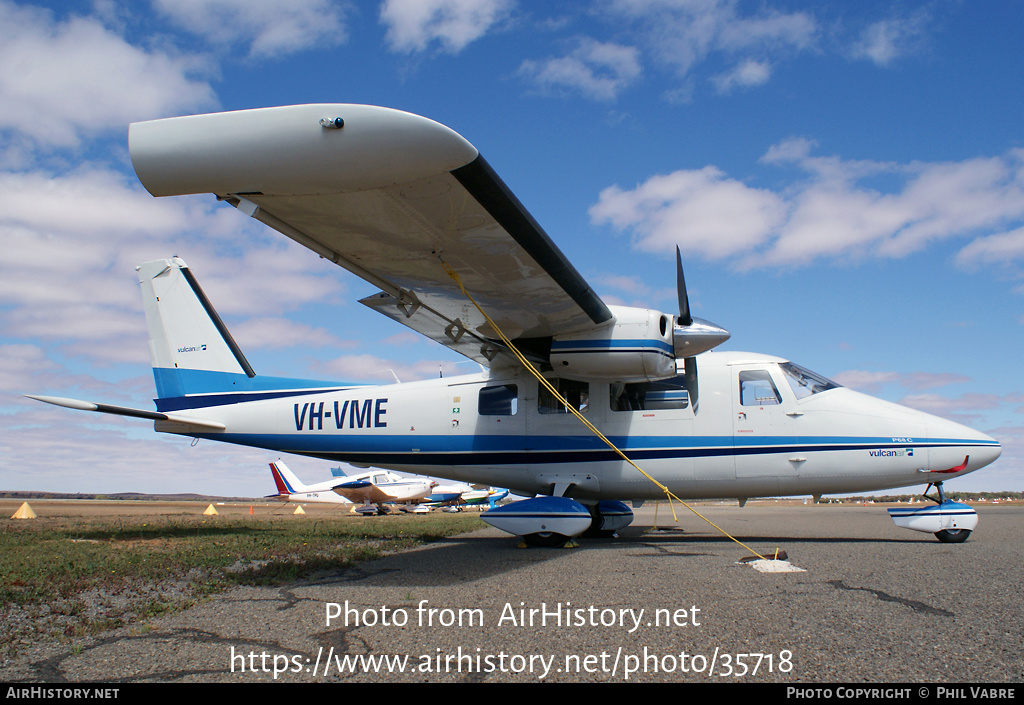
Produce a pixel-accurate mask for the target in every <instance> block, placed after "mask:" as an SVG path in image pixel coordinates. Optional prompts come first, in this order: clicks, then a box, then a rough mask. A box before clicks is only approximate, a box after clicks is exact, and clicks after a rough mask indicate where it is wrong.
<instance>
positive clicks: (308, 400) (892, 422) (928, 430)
mask: <svg viewBox="0 0 1024 705" xmlns="http://www.w3.org/2000/svg"><path fill="white" fill-rule="evenodd" d="M698 362H699V377H698V382H699V389H698V390H697V394H696V401H697V404H696V408H695V405H694V404H693V403H692V399H691V398H690V396H691V395H688V394H687V393H686V391H685V390H684V391H682V392H680V393H678V394H677V395H676V396H675V397H673V395H672V393H666V392H664V391H660V392H657V393H655V392H654V391H651V390H647V394H646V400H644V399H642V398H641V399H640V400H639V401H638V395H637V394H630V393H624V391H623V385H616V384H615V383H608V382H589V383H581V382H573V383H568V386H567V388H566V390H565V391H566V398H567V399H568V400H569V402H570V404H573V405H574V406H577V407H578V408H579V409H580V410H581V411H582V413H583V415H584V416H585V417H586V418H587V419H588V420H589V421H590V422H591V423H592V424H594V426H596V427H597V428H598V429H599V430H600V431H601V432H602V433H604V434H605V435H606V436H607V437H608V438H609V439H610V440H611V441H612V442H613V443H615V444H616V445H617V446H618V447H619V448H620V449H621V450H622V451H623V452H624V453H625V454H626V455H627V456H628V457H629V458H630V459H631V460H632V461H634V462H635V463H636V464H637V465H638V466H640V467H641V468H643V470H644V471H645V472H646V473H647V474H649V475H651V476H652V477H654V478H655V479H657V480H658V481H659V482H661V483H663V484H665V485H666V486H667V487H668V488H669V489H670V490H672V492H673V493H675V494H676V495H677V496H679V497H682V498H699V497H756V496H779V495H799V494H826V493H837V492H842V493H847V492H859V491H867V490H879V489H886V488H891V487H901V486H907V485H914V484H924V483H928V482H938V481H943V480H948V479H951V478H953V477H957V476H959V475H961V474H965V473H968V472H972V471H974V470H976V469H978V468H980V467H983V466H984V465H987V464H988V463H990V462H992V461H993V460H995V458H997V457H998V456H999V453H1000V446H999V444H998V443H997V442H996V441H995V440H993V439H991V438H989V437H988V436H986V435H984V434H982V433H979V432H977V431H974V430H972V429H970V428H968V427H966V426H963V425H960V424H957V423H954V422H951V421H948V420H945V419H941V418H939V417H936V416H932V415H930V414H926V413H923V412H919V411H915V410H912V409H908V408H905V407H901V406H898V405H896V404H892V403H890V402H886V401H883V400H880V399H875V398H873V397H869V396H867V395H864V394H860V393H858V392H855V391H852V390H849V389H845V388H842V387H837V388H829V389H827V390H826V391H818V392H816V393H809V392H806V391H804V392H803V393H802V394H801V395H800V396H801V397H802V398H798V393H797V392H798V390H797V389H796V388H795V387H796V386H797V385H796V384H794V383H792V382H791V381H790V379H789V378H788V377H787V374H785V373H784V372H783V370H782V368H781V367H780V363H784V362H785V361H783V360H780V359H778V358H773V357H769V356H765V355H757V354H750V353H707V354H704V355H701V356H699V358H698ZM538 384H539V383H538V381H537V380H536V379H534V378H533V377H532V376H530V375H529V373H527V372H525V371H514V370H510V371H507V372H506V373H505V374H502V373H501V372H500V371H492V372H491V374H489V375H473V376H466V377H457V378H450V379H435V380H427V381H422V382H413V383H407V384H395V385H387V386H373V387H350V388H345V389H340V390H338V391H332V392H327V393H305V394H302V395H298V396H293V395H282V396H280V397H279V398H275V399H265V400H261V401H252V402H243V403H236V404H228V405H223V406H209V407H204V408H201V409H198V410H196V412H195V413H196V414H197V416H201V417H202V418H204V419H208V420H214V421H219V422H222V423H223V424H224V425H225V426H226V430H225V431H224V432H213V433H206V434H191V435H202V437H205V438H210V439H214V440H221V441H226V442H231V443H238V444H243V445H251V446H257V447H263V448H272V449H275V450H278V451H283V452H289V453H296V454H301V455H307V456H312V457H318V458H324V459H330V460H335V461H342V462H349V463H353V464H357V465H363V466H375V467H381V468H389V469H394V470H398V471H404V472H413V473H419V474H424V475H436V476H441V477H448V478H452V479H456V480H461V481H465V482H473V483H481V484H489V485H496V486H502V487H508V488H510V489H512V490H513V491H516V492H518V493H522V494H551V493H552V492H554V493H556V494H559V493H562V492H564V494H565V495H567V496H571V497H574V498H576V499H582V500H596V499H637V500H640V499H656V498H659V497H662V496H663V493H662V491H661V490H660V489H659V488H658V487H657V486H656V485H655V484H654V483H653V482H651V480H649V479H647V478H646V477H644V476H643V475H642V474H641V473H640V472H638V471H637V470H636V469H634V468H633V467H631V466H630V465H629V464H627V463H626V462H625V461H623V460H621V458H619V457H618V456H617V455H615V453H614V451H612V450H611V449H610V448H609V447H608V446H607V445H605V444H604V443H603V442H602V441H601V440H599V439H598V438H597V437H596V436H594V435H593V434H592V433H591V432H590V431H589V430H587V429H586V428H585V427H584V426H583V425H582V424H581V423H580V421H579V420H578V419H577V418H575V417H574V416H573V415H572V414H570V413H565V410H564V409H559V408H558V405H557V403H554V402H553V401H552V400H551V399H550V398H548V397H547V396H546V394H547V393H546V392H545V393H543V394H542V393H541V392H540V391H539V388H538ZM627 391H628V390H627ZM642 396H643V395H639V397H642ZM188 413H190V412H189V411H182V412H180V414H188Z"/></svg>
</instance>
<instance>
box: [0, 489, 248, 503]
mask: <svg viewBox="0 0 1024 705" xmlns="http://www.w3.org/2000/svg"><path fill="white" fill-rule="evenodd" d="M0 499H100V500H108V501H109V500H112V501H118V500H131V501H135V502H138V501H144V502H193V501H203V502H252V501H253V498H252V497H211V496H209V495H201V494H143V493H141V492H119V493H117V494H89V493H88V492H75V493H71V492H31V491H24V492H3V491H0Z"/></svg>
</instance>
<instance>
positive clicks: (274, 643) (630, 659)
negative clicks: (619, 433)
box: [3, 504, 1024, 685]
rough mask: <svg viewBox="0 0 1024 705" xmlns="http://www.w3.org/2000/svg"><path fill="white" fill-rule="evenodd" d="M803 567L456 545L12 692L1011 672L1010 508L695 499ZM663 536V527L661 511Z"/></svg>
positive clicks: (27, 675)
mask: <svg viewBox="0 0 1024 705" xmlns="http://www.w3.org/2000/svg"><path fill="white" fill-rule="evenodd" d="M700 509H701V511H702V512H703V513H705V514H706V515H707V516H708V518H710V519H711V520H712V521H715V522H716V523H719V524H720V525H721V526H723V527H724V528H726V529H728V530H730V531H731V532H733V533H734V534H736V535H737V537H738V538H739V539H740V540H742V541H743V542H744V543H746V544H748V545H749V546H751V547H753V548H754V549H756V550H758V551H760V552H774V550H775V549H776V548H780V549H783V550H785V551H786V552H787V553H788V555H789V562H790V563H791V564H792V565H793V566H796V567H799V568H801V569H802V571H803V572H785V573H762V572H758V571H757V570H755V569H754V568H752V567H751V566H750V565H749V564H744V563H740V562H739V561H740V560H741V559H742V558H744V557H745V556H748V555H749V554H750V552H749V551H748V550H747V549H745V548H742V547H741V546H738V545H736V544H735V543H733V542H731V541H730V540H728V539H726V538H724V537H722V536H720V535H719V534H717V533H716V532H715V531H714V530H712V529H710V528H709V527H708V526H707V525H705V524H704V523H703V522H701V521H700V520H699V519H697V518H696V517H693V516H692V515H687V516H683V515H682V514H681V515H680V521H679V523H678V525H677V526H678V528H675V529H668V530H665V529H661V530H657V531H651V530H650V529H651V526H652V524H653V523H654V521H653V520H654V512H653V509H651V508H650V507H644V508H643V509H641V510H639V511H637V518H636V521H635V522H634V524H633V525H632V526H631V527H629V528H627V529H625V530H624V531H622V532H621V533H622V535H621V537H619V538H617V539H608V540H587V541H582V542H581V547H580V548H575V549H525V548H518V547H517V542H516V541H515V539H513V538H511V537H509V536H507V535H506V534H503V533H501V532H499V531H497V530H493V529H488V530H484V531H479V532H475V533H472V534H466V535H463V536H458V537H454V538H451V539H448V540H445V541H442V542H440V543H437V544H434V545H431V546H429V547H426V548H421V549H417V550H412V551H408V552H405V553H401V554H395V555H392V556H389V557H387V558H384V559H381V560H377V561H373V562H367V563H363V564H360V565H359V566H357V567H355V568H353V569H350V570H346V571H344V572H339V573H333V574H328V575H322V576H319V577H318V578H317V579H315V580H310V581H306V582H303V583H298V584H295V585H290V586H286V587H278V588H259V589H258V588H243V589H236V590H234V591H232V592H229V593H227V594H224V595H222V596H220V597H217V598H215V599H213V600H211V601H209V602H206V603H203V604H201V605H198V606H196V607H194V608H192V609H189V610H187V611H185V612H182V613H178V614H175V615H171V616H167V617H164V618H160V619H158V620H155V621H154V622H153V623H152V624H153V628H151V629H148V630H147V631H143V630H140V629H138V628H137V627H136V628H127V629H123V630H120V631H117V632H110V633H107V634H105V635H102V636H99V637H96V638H94V639H91V640H86V641H84V642H76V645H75V646H73V647H72V646H69V645H50V646H40V647H37V648H33V649H29V650H27V651H26V652H25V653H24V654H22V656H21V657H20V658H19V659H18V660H17V661H16V662H15V663H11V664H9V666H8V667H7V668H6V669H5V673H3V680H5V681H20V682H38V681H44V682H49V683H60V682H80V681H93V682H107V683H118V682H120V683H135V682H167V681H176V682H225V681H226V682H245V683H254V682H273V681H276V682H286V683H287V682H310V681H313V682H359V683H365V682H373V683H392V682H588V683H589V682H616V683H621V682H640V683H650V682H699V683H724V682H744V683H750V682H766V681H767V682H780V683H792V684H800V685H808V684H824V683H850V682H857V683H861V682H864V683H886V682H887V683H896V682H898V683H934V684H947V685H948V684H957V683H1007V682H1009V683H1013V682H1017V683H1019V682H1021V681H1022V680H1024V659H1022V656H1021V648H1022V635H1024V613H1022V610H1021V596H1022V595H1024V570H1022V567H1021V566H1022V557H1024V556H1022V554H1024V523H1022V518H1024V507H1022V506H1019V505H1018V506H1007V505H1000V506H979V507H978V512H979V515H980V524H979V527H978V530H977V531H975V532H974V534H973V535H972V536H971V538H970V539H969V540H968V541H967V542H966V543H964V544H943V543H940V542H938V541H937V540H935V539H934V538H933V537H932V536H931V535H929V534H920V533H916V532H911V531H907V530H904V529H899V528H896V527H895V526H894V525H893V524H892V522H891V521H890V520H889V518H888V516H887V515H886V513H885V510H884V508H882V507H880V506H878V505H868V506H849V505H842V506H840V505H831V506H829V505H824V506H800V505H796V506H793V505H781V504H780V505H777V506H774V505H760V506H751V505H748V506H747V507H745V508H742V509H741V508H739V507H736V506H735V505H733V506H706V505H705V506H702V507H701V508H700ZM658 511H659V515H658V520H659V525H662V526H665V525H668V526H671V525H672V522H671V516H670V515H669V513H668V512H667V511H666V508H665V506H664V505H663V506H661V508H660V509H659V510H658Z"/></svg>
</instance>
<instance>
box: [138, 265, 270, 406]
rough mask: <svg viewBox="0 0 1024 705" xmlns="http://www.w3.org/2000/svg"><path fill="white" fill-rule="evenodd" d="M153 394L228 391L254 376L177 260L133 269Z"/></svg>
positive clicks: (164, 395)
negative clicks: (142, 311) (146, 328)
mask: <svg viewBox="0 0 1024 705" xmlns="http://www.w3.org/2000/svg"><path fill="white" fill-rule="evenodd" d="M136 271H137V272H138V274H139V284H140V286H141V288H142V301H143V305H144V306H145V309H146V322H147V324H148V325H149V353H150V358H151V359H152V362H153V377H154V378H155V379H156V389H157V396H158V397H159V398H161V399H164V398H170V397H183V396H186V395H188V394H197V393H208V392H216V391H230V390H232V389H234V388H235V384H236V382H237V380H238V379H239V378H240V377H245V378H252V377H255V376H256V373H255V372H253V370H252V367H251V366H250V365H249V362H248V361H247V360H246V359H245V355H243V354H242V351H241V349H239V347H238V344H237V343H236V342H235V340H234V338H232V337H231V333H229V332H228V329H227V326H225V325H224V321H222V320H221V318H220V316H219V315H217V312H216V311H215V310H214V308H213V305H212V304H211V303H210V301H209V299H207V298H206V294H204V293H203V290H202V289H201V288H200V286H199V282H197V281H196V279H195V277H193V276H192V273H191V272H190V271H189V268H188V265H187V264H185V262H184V261H182V260H181V259H180V258H178V257H173V258H171V259H163V260H156V261H154V262H147V263H146V264H142V265H139V266H138V267H137V268H136Z"/></svg>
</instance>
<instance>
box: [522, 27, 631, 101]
mask: <svg viewBox="0 0 1024 705" xmlns="http://www.w3.org/2000/svg"><path fill="white" fill-rule="evenodd" d="M640 71H641V68H640V51H639V50H638V49H637V48H636V47H629V46H623V45H621V44H614V43H610V42H609V43H603V42H598V41H595V40H593V39H589V38H585V39H582V40H580V41H579V44H578V46H577V47H576V49H574V50H573V51H572V52H570V53H569V54H568V55H567V56H562V57H555V58H550V59H545V60H543V61H532V60H527V61H524V62H523V63H522V65H521V66H520V68H519V73H520V75H522V76H525V77H527V78H529V79H530V80H531V81H533V82H534V83H535V84H536V85H538V86H540V87H541V88H544V89H557V88H568V89H572V90H576V91H579V92H580V93H582V94H583V95H584V96H587V97H588V98H593V99H594V100H613V99H615V98H616V97H617V96H618V94H619V92H620V91H622V90H623V89H624V88H626V87H627V86H629V85H630V84H631V83H632V82H633V81H635V80H636V78H637V77H638V76H639V75H640Z"/></svg>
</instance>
